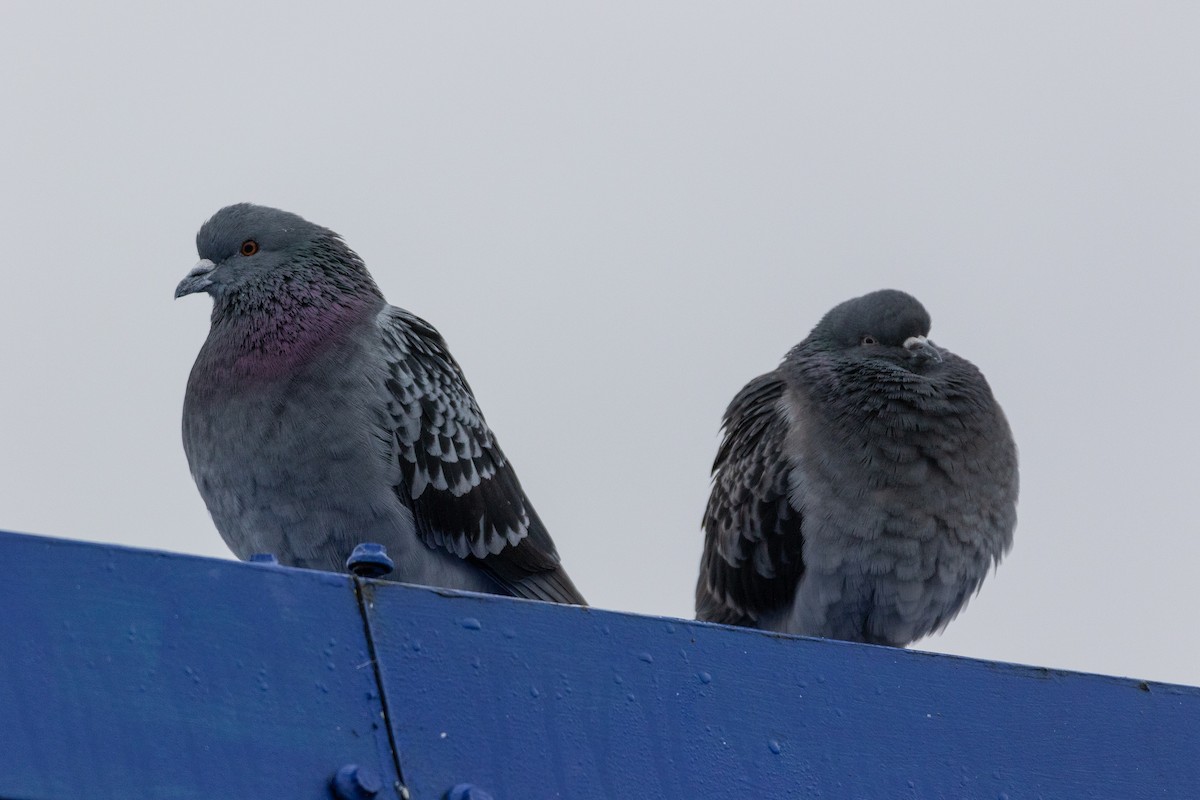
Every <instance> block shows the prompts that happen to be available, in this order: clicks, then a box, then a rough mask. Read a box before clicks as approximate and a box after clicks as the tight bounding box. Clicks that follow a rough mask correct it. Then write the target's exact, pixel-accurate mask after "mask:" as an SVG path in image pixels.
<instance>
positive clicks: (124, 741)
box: [0, 533, 396, 800]
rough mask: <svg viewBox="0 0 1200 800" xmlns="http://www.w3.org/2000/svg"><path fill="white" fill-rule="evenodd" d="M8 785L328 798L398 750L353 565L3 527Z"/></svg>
mask: <svg viewBox="0 0 1200 800" xmlns="http://www.w3.org/2000/svg"><path fill="white" fill-rule="evenodd" d="M0 564H2V565H3V578H2V579H0V642H3V644H2V645H0V798H5V799H6V800H9V799H10V798H13V799H15V798H19V799H20V800H67V798H72V799H73V800H130V799H131V798H147V800H156V799H157V798H247V799H249V798H289V800H292V799H293V798H296V799H298V800H306V799H308V798H311V799H312V800H317V798H321V800H325V798H328V797H329V796H330V795H329V790H328V788H327V786H328V781H329V779H330V778H331V777H332V776H333V775H334V774H335V773H336V772H337V770H338V769H339V768H340V767H342V766H343V765H344V764H347V763H352V762H353V763H359V764H364V765H367V766H369V767H370V768H372V769H373V770H375V771H376V772H377V773H378V774H380V775H381V776H383V777H384V778H386V779H387V780H389V781H394V780H395V778H396V776H395V766H394V761H393V758H392V752H391V746H390V743H389V741H388V735H387V730H386V727H385V726H384V725H383V724H382V703H381V699H380V696H379V692H378V685H377V683H376V680H375V674H374V670H373V669H372V664H371V657H370V654H369V646H368V643H367V640H366V633H365V630H364V626H363V622H362V617H361V615H360V613H359V608H358V600H357V597H356V596H355V592H354V590H353V587H352V586H351V585H350V581H349V580H348V579H347V578H346V577H344V576H336V575H327V574H324V573H319V572H308V571H304V570H286V569H281V568H278V567H263V566H257V565H248V564H240V563H236V562H232V561H219V560H214V559H204V558H193V557H189V556H176V555H166V554H162V553H154V552H147V551H137V550H130V549H126V548H119V547H101V546H97V545H90V544H83V543H79V542H66V541H61V540H57V539H44V538H38V537H32V536H20V535H16V534H5V533H0Z"/></svg>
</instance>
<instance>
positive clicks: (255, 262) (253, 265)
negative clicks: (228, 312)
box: [175, 203, 380, 314]
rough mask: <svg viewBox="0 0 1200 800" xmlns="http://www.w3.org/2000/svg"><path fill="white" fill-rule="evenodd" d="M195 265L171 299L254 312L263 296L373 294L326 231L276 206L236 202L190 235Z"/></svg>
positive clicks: (362, 272) (357, 262)
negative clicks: (194, 298) (202, 299)
mask: <svg viewBox="0 0 1200 800" xmlns="http://www.w3.org/2000/svg"><path fill="white" fill-rule="evenodd" d="M196 250H197V252H198V253H199V254H200V261H199V262H198V263H197V264H196V266H195V267H193V268H192V270H191V272H189V273H188V274H187V276H186V277H185V278H184V279H183V280H182V281H180V283H179V286H178V287H176V289H175V297H177V298H178V297H183V296H184V295H189V294H195V293H196V292H207V293H208V294H209V295H211V296H212V298H213V300H214V306H215V307H214V314H215V313H216V312H217V311H218V310H219V309H220V308H221V307H222V306H231V305H232V306H240V307H244V308H255V307H262V306H263V305H264V302H263V301H264V300H265V299H268V298H270V297H273V296H276V297H281V298H282V297H286V296H288V295H296V294H297V293H299V294H308V295H310V296H326V297H327V298H333V297H336V296H337V295H339V294H344V295H347V296H353V295H356V294H365V295H370V296H374V297H380V294H379V290H378V289H377V288H376V287H375V283H374V281H373V280H372V279H371V276H370V274H369V273H368V272H367V269H366V267H365V266H364V265H363V262H362V260H361V259H360V258H359V257H358V256H357V255H356V254H355V253H354V251H352V250H351V249H350V248H349V247H347V246H346V244H345V243H344V242H343V241H342V240H341V237H339V236H338V235H337V234H336V233H334V232H333V231H331V230H329V229H328V228H322V227H321V226H319V225H314V224H313V223H311V222H309V221H307V220H305V219H303V218H302V217H299V216H297V215H296V214H291V213H288V212H287V211H280V210H279V209H276V208H268V207H266V206H256V205H252V204H250V203H238V204H237V205H232V206H226V207H225V208H223V209H221V210H220V211H218V212H217V213H216V214H214V215H213V216H212V218H211V219H210V220H208V222H206V223H204V225H203V226H202V227H201V228H200V232H199V233H197V234H196Z"/></svg>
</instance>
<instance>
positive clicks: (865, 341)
mask: <svg viewBox="0 0 1200 800" xmlns="http://www.w3.org/2000/svg"><path fill="white" fill-rule="evenodd" d="M862 344H863V345H864V346H865V345H871V344H879V340H878V339H876V338H875V337H874V336H872V335H871V334H869V333H868V334H867V335H866V336H864V337H863V338H862Z"/></svg>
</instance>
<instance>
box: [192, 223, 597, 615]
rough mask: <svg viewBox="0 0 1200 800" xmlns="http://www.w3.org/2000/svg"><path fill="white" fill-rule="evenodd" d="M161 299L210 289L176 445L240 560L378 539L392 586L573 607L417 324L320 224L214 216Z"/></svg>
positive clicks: (438, 353)
mask: <svg viewBox="0 0 1200 800" xmlns="http://www.w3.org/2000/svg"><path fill="white" fill-rule="evenodd" d="M196 248H197V250H198V251H199V254H200V262H199V263H198V264H197V265H196V266H195V268H194V269H192V271H191V272H189V273H188V275H187V277H185V278H184V279H183V281H182V282H181V283H180V284H179V287H178V288H177V289H176V291H175V296H176V297H182V296H184V295H188V294H192V293H195V292H207V293H208V294H209V295H211V296H212V299H213V310H212V327H211V329H210V330H209V334H208V339H207V340H206V341H205V342H204V346H203V347H202V348H201V349H200V354H199V356H198V357H197V358H196V363H195V366H193V367H192V373H191V377H190V378H189V380H188V385H187V393H186V396H185V398H184V405H183V445H184V450H185V452H186V453H187V459H188V464H189V466H190V467H191V472H192V476H193V477H194V478H195V480H196V485H197V487H198V488H199V490H200V494H201V495H202V496H203V498H204V502H205V503H206V504H207V506H208V510H209V512H210V513H211V514H212V518H213V521H214V522H215V523H216V526H217V530H219V531H220V533H221V536H222V537H223V538H224V539H225V543H226V544H228V545H229V547H230V549H231V550H233V552H234V553H235V554H236V555H237V556H238V557H239V558H242V559H248V558H250V556H251V555H253V554H255V553H260V552H263V553H273V554H275V555H276V557H277V558H278V559H279V561H280V563H282V564H285V565H290V566H297V567H308V568H313V569H322V570H336V571H343V570H344V569H345V566H344V565H345V562H346V558H347V556H349V555H350V553H351V551H352V550H353V548H354V546H355V545H356V544H358V543H360V542H368V541H370V542H378V543H380V544H383V545H384V546H385V547H386V548H387V551H388V554H389V555H390V556H391V557H392V559H393V560H394V561H395V564H396V570H395V572H394V573H392V575H391V576H390V577H391V578H392V579H394V580H399V581H404V582H409V583H419V584H425V585H430V586H443V587H449V588H455V589H467V590H472V591H479V592H490V593H493V594H508V595H514V596H517V597H525V598H531V599H536V600H547V601H553V602H559V603H575V604H580V605H582V604H583V603H584V599H583V597H582V596H581V595H580V594H579V591H578V590H577V589H576V588H575V586H574V584H573V583H572V582H571V579H570V578H569V577H568V576H567V573H566V572H565V571H564V570H563V568H562V566H561V565H560V563H559V557H558V553H557V552H556V551H555V548H554V542H553V541H552V540H551V539H550V534H549V533H547V532H546V528H545V527H544V526H543V525H542V522H541V520H540V519H538V515H537V513H536V512H535V511H534V510H533V506H531V505H530V503H529V500H528V499H527V498H526V497H525V493H524V491H522V489H521V484H520V483H519V482H518V481H517V476H516V473H514V472H513V468H512V465H511V464H509V463H508V460H507V459H506V458H505V457H504V453H503V452H501V450H500V446H499V445H498V444H497V443H496V439H495V436H494V435H493V434H492V431H491V429H490V428H489V427H488V425H487V423H486V422H485V421H484V418H483V414H482V413H481V412H480V410H479V406H478V404H477V403H476V402H475V397H474V396H473V395H472V393H471V388H470V387H469V386H468V385H467V381H466V378H464V377H463V373H462V370H461V369H460V368H459V366H458V364H457V362H455V360H454V358H453V356H451V355H450V351H449V350H448V349H447V348H446V343H445V341H444V340H443V339H442V337H441V335H440V334H439V333H438V332H437V331H436V330H435V329H434V328H433V326H432V325H430V324H429V323H427V322H425V321H424V320H422V319H420V318H419V317H416V316H415V315H413V314H410V313H409V312H407V311H405V310H403V309H400V308H395V307H394V306H390V305H388V304H387V302H386V301H385V300H384V299H383V295H382V294H381V293H380V292H379V289H378V288H377V287H376V285H375V282H374V280H372V278H371V275H370V274H369V273H368V272H367V268H366V266H365V265H364V264H363V262H362V260H361V259H360V258H359V257H358V256H357V255H356V254H355V253H354V252H353V251H352V250H351V249H350V248H349V247H347V246H346V244H345V243H344V242H343V241H342V239H341V237H340V236H338V235H337V234H336V233H334V232H333V231H331V230H328V229H327V228H322V227H320V226H318V225H314V224H312V223H310V222H307V221H306V220H304V219H302V218H300V217H298V216H296V215H295V214H289V213H287V212H285V211H279V210H277V209H273V208H265V207H262V206H256V205H250V204H245V203H243V204H239V205H233V206H229V207H227V208H223V209H221V210H220V211H218V212H217V213H216V214H215V215H214V216H213V217H212V219H210V220H209V221H208V222H206V223H205V224H204V226H203V227H202V228H201V229H200V232H199V233H198V234H197V235H196Z"/></svg>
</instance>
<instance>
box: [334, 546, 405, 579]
mask: <svg viewBox="0 0 1200 800" xmlns="http://www.w3.org/2000/svg"><path fill="white" fill-rule="evenodd" d="M395 566H396V565H395V564H393V563H392V560H391V559H390V558H388V554H387V551H386V550H384V549H383V545H381V544H375V543H374V542H363V543H362V544H360V545H358V546H357V547H355V548H354V552H353V553H351V554H350V557H349V558H348V559H346V569H348V570H350V571H351V572H353V573H354V574H355V575H357V576H358V577H360V578H382V577H383V576H384V575H387V574H389V573H391V571H392V570H393V569H394V568H395Z"/></svg>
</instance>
